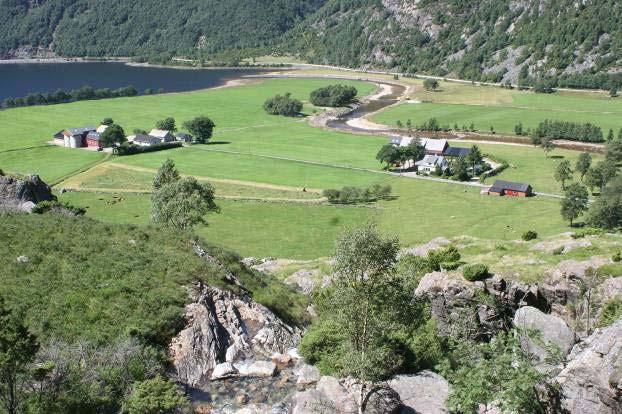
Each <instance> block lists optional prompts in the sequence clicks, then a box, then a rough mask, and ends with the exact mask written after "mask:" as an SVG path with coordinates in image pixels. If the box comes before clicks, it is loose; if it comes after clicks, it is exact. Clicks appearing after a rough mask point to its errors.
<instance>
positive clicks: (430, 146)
mask: <svg viewBox="0 0 622 414" xmlns="http://www.w3.org/2000/svg"><path fill="white" fill-rule="evenodd" d="M415 139H419V144H420V145H421V146H422V147H424V148H425V153H426V154H428V155H438V156H441V155H442V156H444V157H450V158H458V157H466V156H467V155H469V152H470V149H469V148H460V147H450V146H449V143H448V142H447V140H446V139H432V138H411V137H399V136H396V137H391V138H390V139H389V144H391V145H395V146H396V147H407V146H409V145H410V144H411V143H412V142H413V141H414V140H415Z"/></svg>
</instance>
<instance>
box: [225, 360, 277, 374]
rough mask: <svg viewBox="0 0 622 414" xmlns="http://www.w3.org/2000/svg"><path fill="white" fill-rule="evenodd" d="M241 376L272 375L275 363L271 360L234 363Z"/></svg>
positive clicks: (274, 370)
mask: <svg viewBox="0 0 622 414" xmlns="http://www.w3.org/2000/svg"><path fill="white" fill-rule="evenodd" d="M234 366H235V369H236V370H237V371H238V373H239V375H240V376H241V377H257V378H262V377H273V376H274V375H275V374H276V364H275V363H274V362H271V361H253V362H250V363H248V362H240V363H237V364H234Z"/></svg>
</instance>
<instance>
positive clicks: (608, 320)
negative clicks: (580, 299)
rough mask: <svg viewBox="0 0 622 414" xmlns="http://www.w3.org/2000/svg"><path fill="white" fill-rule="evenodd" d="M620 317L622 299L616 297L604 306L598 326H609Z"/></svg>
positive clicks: (621, 315) (621, 313) (621, 314)
mask: <svg viewBox="0 0 622 414" xmlns="http://www.w3.org/2000/svg"><path fill="white" fill-rule="evenodd" d="M620 318H622V299H620V298H615V299H612V300H610V301H609V302H607V303H606V304H605V306H603V309H602V311H601V313H600V319H599V321H598V326H600V327H604V326H609V325H611V324H612V323H614V322H615V321H617V320H618V319H620Z"/></svg>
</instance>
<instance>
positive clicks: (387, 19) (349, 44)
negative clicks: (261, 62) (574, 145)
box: [0, 0, 622, 87]
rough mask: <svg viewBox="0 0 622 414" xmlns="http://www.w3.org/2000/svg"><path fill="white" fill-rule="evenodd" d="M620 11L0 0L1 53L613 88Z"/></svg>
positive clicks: (391, 3) (619, 7)
mask: <svg viewBox="0 0 622 414" xmlns="http://www.w3.org/2000/svg"><path fill="white" fill-rule="evenodd" d="M621 20H622V3H620V2H618V1H615V0H598V1H593V0H592V1H591V0H587V1H582V2H576V1H574V0H548V1H544V0H539V1H535V0H477V1H467V0H440V1H433V0H295V1H290V0H254V1H243V0H229V1H222V0H207V1H199V0H191V1H184V2H163V1H157V0H138V1H134V2H122V1H118V0H102V1H97V2H90V1H87V0H45V1H44V0H39V1H33V0H0V24H2V27H3V29H4V30H3V32H2V34H0V53H1V54H3V55H4V56H5V57H7V56H11V54H14V53H15V51H16V50H18V48H19V47H23V46H35V47H44V48H50V49H51V50H52V51H53V52H55V53H56V54H59V55H64V56H156V55H162V54H169V55H185V56H190V57H200V58H203V59H208V60H209V59H211V58H213V57H214V54H221V55H222V54H223V53H225V54H229V55H236V56H239V57H244V55H246V56H248V55H253V54H256V55H258V54H265V53H273V52H276V53H284V52H288V53H294V54H299V55H301V57H303V58H305V59H307V60H309V61H310V62H315V63H327V64H338V65H343V66H350V67H382V68H395V69H399V70H401V71H404V72H424V73H429V74H435V75H440V76H458V77H461V78H465V79H473V80H487V81H497V82H507V81H511V82H513V83H516V82H522V83H524V84H533V83H535V82H537V81H547V82H549V81H550V82H552V86H574V87H594V86H599V87H610V83H611V78H612V74H615V73H617V72H619V71H620V69H621V68H622V61H621V59H622V26H620V24H619V22H620V21H621ZM232 51H236V53H233V54H232V53H231V52H232ZM616 76H617V75H616ZM616 76H613V77H616Z"/></svg>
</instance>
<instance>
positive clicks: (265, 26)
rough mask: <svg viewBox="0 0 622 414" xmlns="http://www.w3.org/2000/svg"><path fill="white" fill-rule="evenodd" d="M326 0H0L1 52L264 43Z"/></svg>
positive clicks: (182, 49)
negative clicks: (22, 49)
mask: <svg viewBox="0 0 622 414" xmlns="http://www.w3.org/2000/svg"><path fill="white" fill-rule="evenodd" d="M323 3H324V1H323V0H250V1H248V0H226V1H223V0H205V1H202V0H189V1H183V2H175V1H160V0H138V1H131V2H127V1H121V0H101V1H89V0H0V25H2V27H3V34H0V54H4V55H7V54H10V53H11V51H15V50H16V49H17V48H19V47H20V46H33V47H39V46H40V47H45V48H47V47H49V48H51V49H52V50H53V51H54V52H56V53H57V54H60V55H64V56H138V55H153V54H157V53H163V52H166V53H175V54H179V53H185V54H190V53H192V50H194V49H196V48H197V47H199V48H201V49H202V50H204V51H206V52H216V51H220V50H223V49H233V48H250V47H253V48H254V47H259V46H263V45H265V44H267V43H270V42H271V41H272V40H273V39H275V38H276V37H278V36H280V35H281V34H283V33H284V32H285V31H287V30H288V29H289V28H291V27H292V26H293V25H294V24H295V23H296V22H297V21H299V20H301V19H302V18H303V16H304V15H305V14H306V13H308V12H310V11H314V10H316V9H317V7H319V6H320V5H321V4H323Z"/></svg>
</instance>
